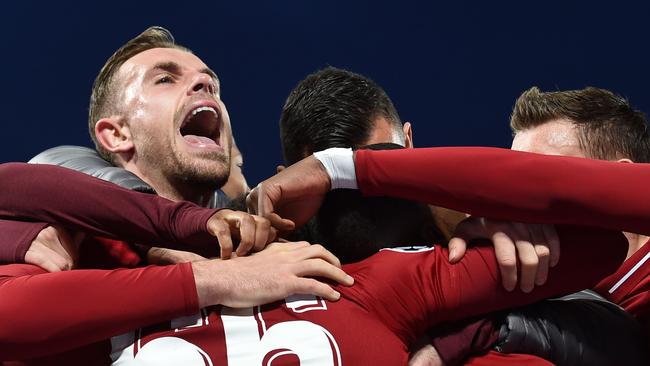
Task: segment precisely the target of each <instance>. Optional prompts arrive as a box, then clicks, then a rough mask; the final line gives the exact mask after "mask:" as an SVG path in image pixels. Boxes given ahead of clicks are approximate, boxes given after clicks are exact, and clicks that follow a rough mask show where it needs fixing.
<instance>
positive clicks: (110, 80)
mask: <svg viewBox="0 0 650 366" xmlns="http://www.w3.org/2000/svg"><path fill="white" fill-rule="evenodd" d="M152 48H178V49H181V50H184V51H187V52H190V51H189V50H188V49H187V48H185V47H183V46H180V45H177V44H176V43H175V42H174V36H172V34H171V33H170V32H169V31H168V30H167V29H165V28H162V27H149V28H147V29H146V30H145V31H144V32H142V33H140V34H139V35H138V36H137V37H135V38H133V39H131V40H130V41H128V42H127V43H126V44H124V45H123V46H122V47H120V48H119V49H118V50H117V51H115V53H114V54H113V55H112V56H111V57H110V58H109V59H108V60H107V61H106V63H105V64H104V66H103V67H102V69H101V71H100V72H99V74H98V75H97V78H96V79H95V82H94V83H93V90H92V94H91V95H90V108H89V110H88V132H90V137H91V138H92V139H93V142H94V143H95V149H96V150H97V152H98V153H99V155H100V156H101V157H102V158H104V159H106V160H108V161H112V157H111V153H110V152H108V151H107V150H106V149H104V147H103V146H102V145H101V144H100V143H99V142H98V141H97V137H96V136H95V125H96V124H97V121H98V120H99V119H101V118H104V117H108V116H110V115H112V114H115V113H117V112H119V110H118V106H117V105H116V102H115V96H116V91H115V85H114V82H115V74H116V73H117V70H119V68H120V66H122V64H124V63H125V62H126V61H127V60H128V59H130V58H131V57H133V56H135V55H137V54H139V53H141V52H144V51H146V50H149V49H152Z"/></svg>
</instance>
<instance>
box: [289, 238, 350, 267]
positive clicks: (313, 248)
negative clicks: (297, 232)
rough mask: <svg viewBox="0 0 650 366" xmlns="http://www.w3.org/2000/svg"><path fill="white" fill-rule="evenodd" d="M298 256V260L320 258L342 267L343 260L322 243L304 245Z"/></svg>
mask: <svg viewBox="0 0 650 366" xmlns="http://www.w3.org/2000/svg"><path fill="white" fill-rule="evenodd" d="M296 258H297V259H298V260H305V259H311V258H320V259H322V260H324V261H325V262H327V263H329V264H331V265H333V266H336V267H338V268H341V261H339V259H338V258H337V257H336V256H335V255H334V254H332V252H330V251H329V250H327V249H325V248H324V247H323V246H322V245H320V244H312V245H309V246H307V247H304V248H303V249H301V250H300V252H299V253H298V254H296Z"/></svg>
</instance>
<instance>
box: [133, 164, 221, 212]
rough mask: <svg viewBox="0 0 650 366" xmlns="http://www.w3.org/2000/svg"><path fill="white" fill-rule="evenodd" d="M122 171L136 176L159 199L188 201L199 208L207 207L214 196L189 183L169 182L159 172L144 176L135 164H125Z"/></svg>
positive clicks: (211, 190) (210, 192)
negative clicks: (148, 186) (152, 190)
mask: <svg viewBox="0 0 650 366" xmlns="http://www.w3.org/2000/svg"><path fill="white" fill-rule="evenodd" d="M124 169H126V170H128V171H130V172H131V173H133V174H135V175H137V176H138V178H140V179H142V180H143V181H144V182H145V183H147V184H148V185H150V186H151V187H152V188H153V189H154V190H155V191H156V193H157V194H158V195H159V196H160V197H164V198H166V199H168V200H171V201H188V202H192V203H195V204H197V205H199V206H204V207H205V206H207V205H208V203H209V202H210V199H211V198H212V196H213V194H214V189H212V188H209V189H201V187H197V186H196V185H193V184H190V183H189V182H171V181H170V180H169V179H167V177H165V176H163V175H162V173H161V172H160V171H157V170H153V171H151V172H148V174H146V173H145V172H143V171H142V169H139V168H138V167H137V166H136V165H135V164H130V163H129V164H125V166H124Z"/></svg>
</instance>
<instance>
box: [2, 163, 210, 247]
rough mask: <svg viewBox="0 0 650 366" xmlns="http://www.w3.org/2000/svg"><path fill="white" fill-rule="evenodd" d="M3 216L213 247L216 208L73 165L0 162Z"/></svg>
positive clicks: (116, 235)
mask: <svg viewBox="0 0 650 366" xmlns="http://www.w3.org/2000/svg"><path fill="white" fill-rule="evenodd" d="M0 192H2V194H0V217H1V218H9V219H11V218H20V219H31V220H37V221H42V222H48V223H57V224H61V225H65V226H67V227H70V228H72V229H75V230H81V231H86V232H89V233H91V234H95V235H100V236H106V237H110V238H115V239H117V238H119V239H121V240H127V241H134V242H138V243H141V244H148V245H156V246H161V247H178V246H180V245H185V246H189V247H190V248H203V249H205V248H214V252H215V253H216V248H217V241H216V239H215V238H214V237H213V236H212V235H210V234H209V232H208V231H207V227H206V223H207V221H208V219H209V218H210V216H212V215H213V214H214V213H215V212H216V210H212V209H205V208H202V207H199V206H197V205H194V204H192V203H189V202H182V201H181V202H172V201H169V200H166V199H164V198H162V197H158V196H155V195H151V194H145V193H139V192H134V191H129V190H127V189H124V188H121V187H118V186H117V185H115V184H113V183H109V182H106V181H103V180H100V179H97V178H94V177H90V176H87V175H85V174H82V173H79V172H75V171H72V170H69V169H65V168H61V167H57V166H52V165H37V164H23V163H8V164H3V165H1V166H0Z"/></svg>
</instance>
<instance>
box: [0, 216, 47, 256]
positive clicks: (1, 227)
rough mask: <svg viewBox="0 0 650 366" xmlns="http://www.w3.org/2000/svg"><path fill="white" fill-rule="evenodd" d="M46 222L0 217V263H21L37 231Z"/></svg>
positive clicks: (45, 225)
mask: <svg viewBox="0 0 650 366" xmlns="http://www.w3.org/2000/svg"><path fill="white" fill-rule="evenodd" d="M47 226H48V224H46V223H43V222H27V221H14V220H2V219H0V263H23V262H25V254H26V253H27V250H29V247H30V245H31V244H32V241H34V239H35V238H36V236H38V233H39V232H40V231H41V230H43V229H45V228H46V227H47Z"/></svg>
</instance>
